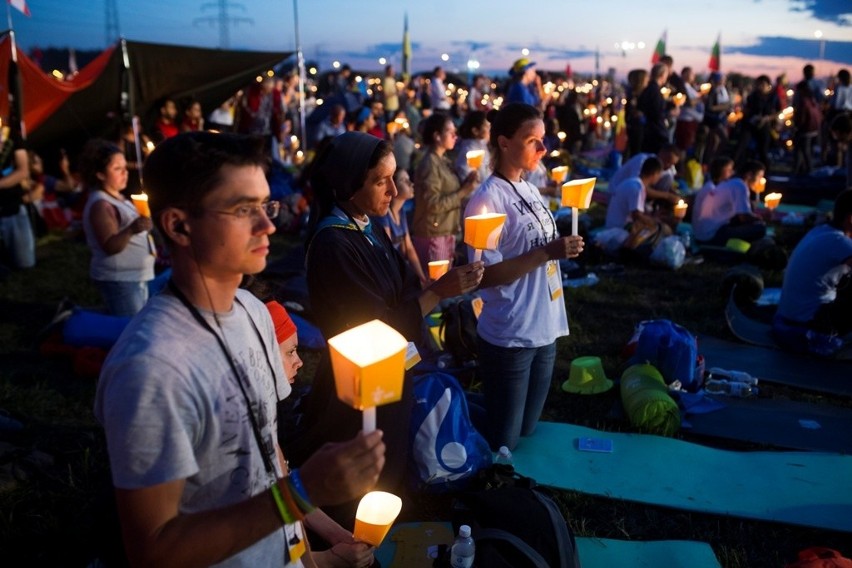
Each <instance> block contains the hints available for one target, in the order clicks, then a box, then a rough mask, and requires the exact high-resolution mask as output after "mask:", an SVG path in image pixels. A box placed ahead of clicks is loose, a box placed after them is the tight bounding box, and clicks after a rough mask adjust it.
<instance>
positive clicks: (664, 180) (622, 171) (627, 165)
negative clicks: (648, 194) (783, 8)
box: [609, 152, 677, 191]
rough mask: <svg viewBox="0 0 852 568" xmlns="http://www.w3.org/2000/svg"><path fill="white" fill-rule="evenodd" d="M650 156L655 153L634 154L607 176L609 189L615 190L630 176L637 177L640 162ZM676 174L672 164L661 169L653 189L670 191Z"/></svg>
mask: <svg viewBox="0 0 852 568" xmlns="http://www.w3.org/2000/svg"><path fill="white" fill-rule="evenodd" d="M651 157H656V154H650V153H647V152H645V153H642V154H636V155H635V156H633V157H632V158H630V159H629V160H627V161H626V162H624V164H622V166H621V167H620V168H618V169H617V170H616V172H615V173H614V174H612V177H611V178H609V188H610V191H613V190H615V188H617V187H618V186H619V185H621V183H622V182H623V181H624V180H626V179H630V178H634V177H639V174H640V173H642V164H644V163H645V160H647V159H648V158H651ZM676 175H677V169H676V168H675V167H674V166H670V167H669V169H667V170H663V175H661V176H660V179H659V180H657V183H655V184H654V185H653V187H654V189H658V190H660V191H671V190H672V189H673V188H674V187H675V181H674V179H675V176H676Z"/></svg>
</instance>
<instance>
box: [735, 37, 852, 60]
mask: <svg viewBox="0 0 852 568" xmlns="http://www.w3.org/2000/svg"><path fill="white" fill-rule="evenodd" d="M819 42H820V40H818V39H816V38H813V39H798V38H791V37H778V36H762V37H759V38H757V43H756V44H754V45H737V46H724V49H723V52H722V53H723V54H725V53H742V54H744V55H758V56H766V57H803V58H805V59H807V58H808V57H813V58H816V57H817V56H818V55H819ZM824 57H825V58H826V59H834V60H835V61H846V60H849V59H850V58H852V41H826V42H825V46H824Z"/></svg>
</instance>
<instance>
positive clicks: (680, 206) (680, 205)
mask: <svg viewBox="0 0 852 568" xmlns="http://www.w3.org/2000/svg"><path fill="white" fill-rule="evenodd" d="M686 208H687V204H686V202H685V201H684V200H683V199H680V200H679V201H678V202H677V204H676V205H675V206H674V216H675V217H676V218H678V219H683V218H684V217H686Z"/></svg>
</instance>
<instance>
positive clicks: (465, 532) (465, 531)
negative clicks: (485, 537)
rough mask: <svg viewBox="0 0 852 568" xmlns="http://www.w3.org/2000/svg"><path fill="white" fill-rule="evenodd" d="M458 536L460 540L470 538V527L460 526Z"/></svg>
mask: <svg viewBox="0 0 852 568" xmlns="http://www.w3.org/2000/svg"><path fill="white" fill-rule="evenodd" d="M459 536H460V537H462V538H470V527H469V526H467V525H462V526H460V527H459Z"/></svg>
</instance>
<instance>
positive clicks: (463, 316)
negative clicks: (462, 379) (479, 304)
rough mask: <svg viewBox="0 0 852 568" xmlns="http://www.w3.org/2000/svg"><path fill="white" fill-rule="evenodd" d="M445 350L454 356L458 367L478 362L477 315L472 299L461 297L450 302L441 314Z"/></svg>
mask: <svg viewBox="0 0 852 568" xmlns="http://www.w3.org/2000/svg"><path fill="white" fill-rule="evenodd" d="M441 334H442V336H443V338H444V350H445V351H447V353H449V354H450V355H452V356H453V359H454V360H455V364H456V366H459V367H461V366H464V365H465V364H466V363H467V364H470V363H471V362H472V361H476V358H477V347H476V314H475V313H474V312H473V304H472V303H471V298H470V297H467V296H461V297H459V298H456V299H453V301H451V302H448V303H447V304H446V305H445V307H444V309H443V312H442V314H441Z"/></svg>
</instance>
